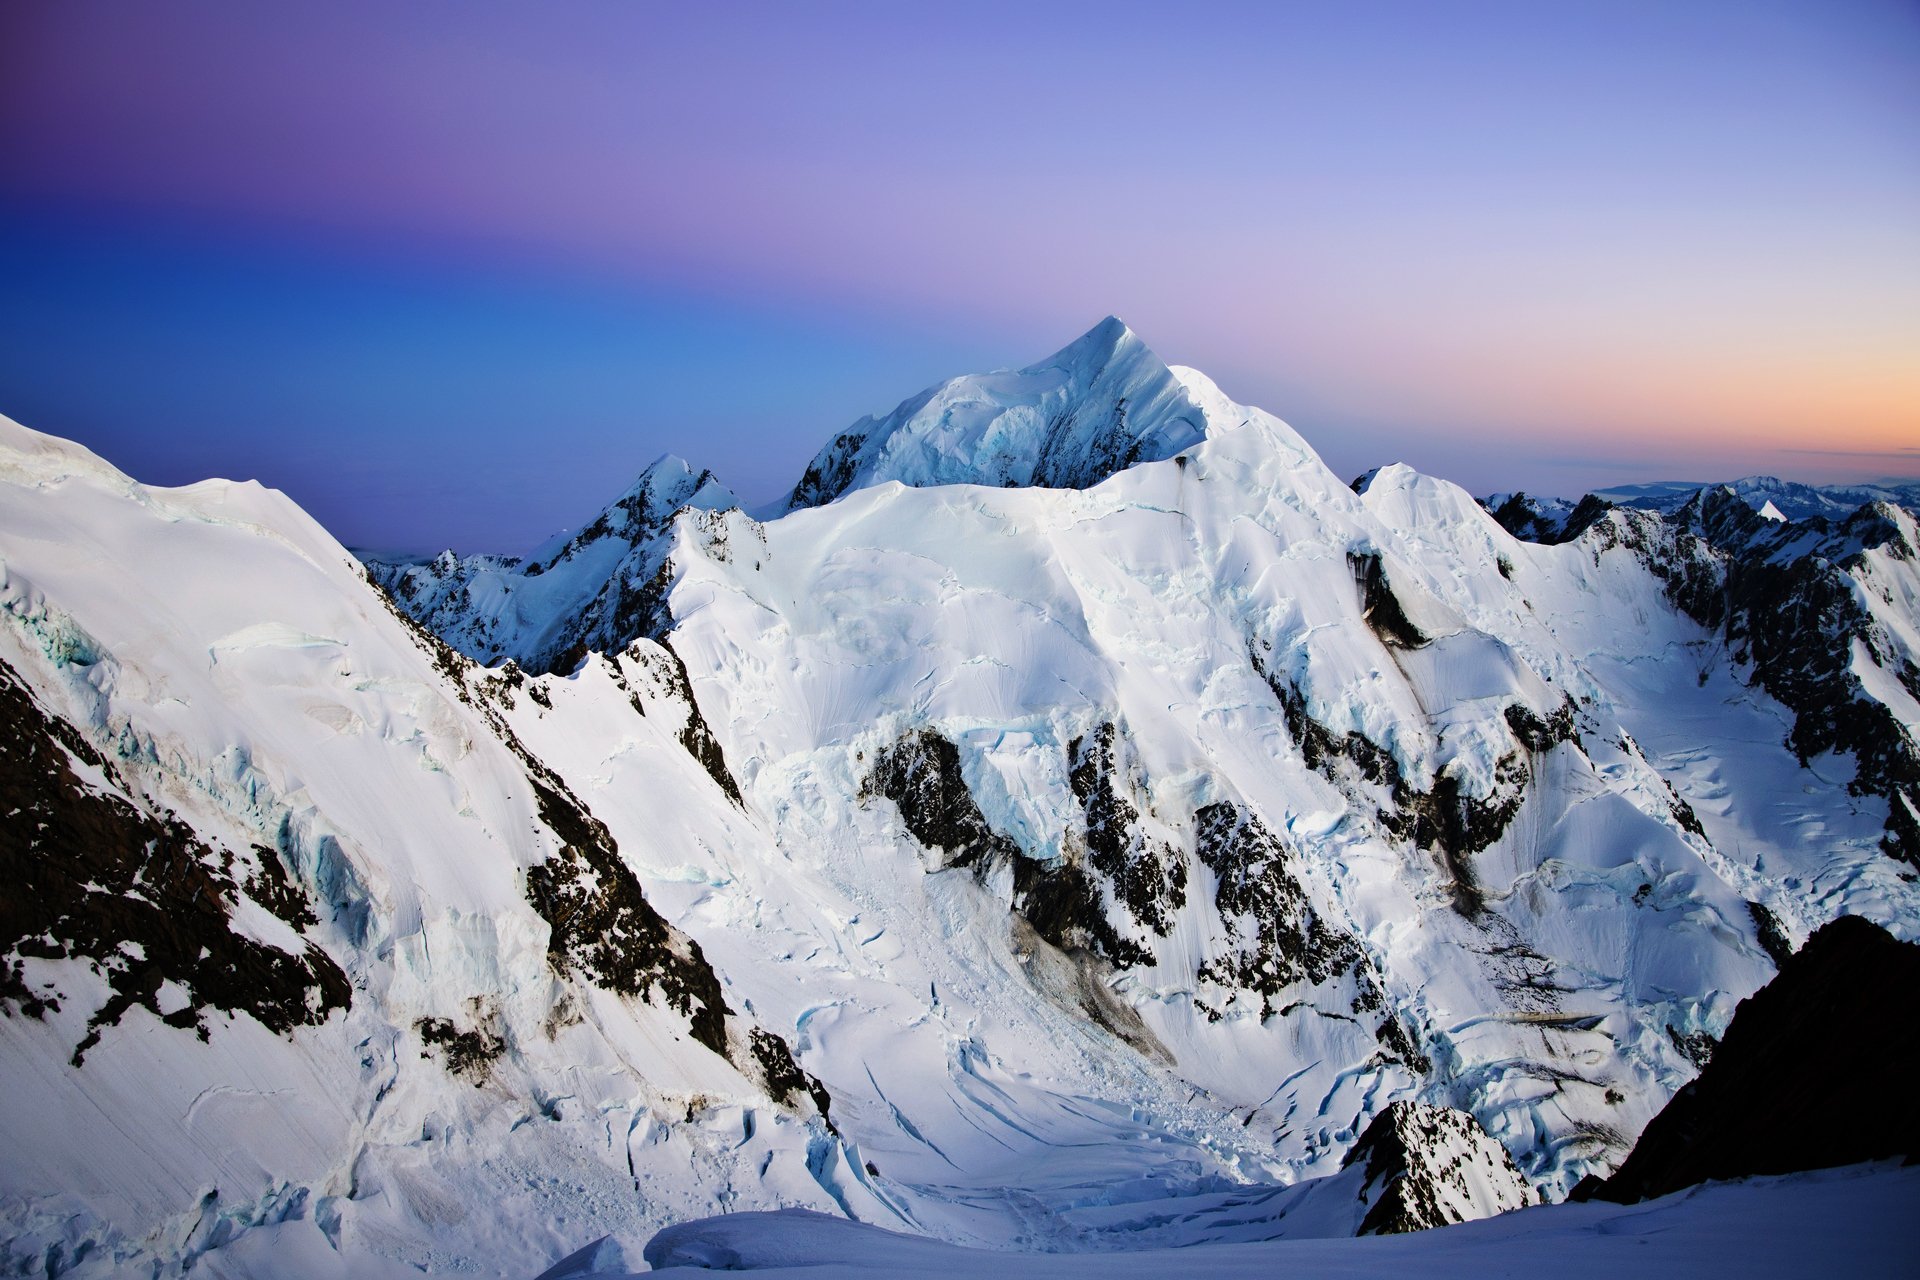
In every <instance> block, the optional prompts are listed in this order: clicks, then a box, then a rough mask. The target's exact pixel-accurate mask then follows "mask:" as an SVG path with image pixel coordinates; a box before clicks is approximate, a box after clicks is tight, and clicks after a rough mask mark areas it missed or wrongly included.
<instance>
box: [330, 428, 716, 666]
mask: <svg viewBox="0 0 1920 1280" xmlns="http://www.w3.org/2000/svg"><path fill="white" fill-rule="evenodd" d="M735 505H737V504H736V503H735V502H734V499H733V495H732V494H731V493H729V492H728V491H727V490H726V489H725V488H724V487H722V486H721V484H720V483H719V481H717V480H715V479H714V478H713V473H712V472H710V471H700V472H695V471H694V470H693V469H692V468H691V467H689V466H688V465H687V464H686V463H685V462H683V461H681V460H680V459H679V458H676V457H673V456H672V455H668V456H666V457H663V458H661V459H660V460H659V461H657V462H655V463H654V464H653V465H652V466H650V467H648V468H647V469H646V471H644V472H643V473H641V476H640V478H639V479H638V480H636V481H635V482H634V484H633V486H632V487H631V488H630V489H628V490H627V492H625V493H624V494H622V495H620V497H619V498H617V499H615V500H614V501H613V502H612V503H610V504H609V505H608V506H607V508H606V509H605V510H604V511H602V512H601V513H600V514H599V515H597V516H595V517H594V518H593V519H592V520H591V521H589V522H588V523H587V524H586V525H585V526H584V527H583V528H581V529H580V531H579V532H577V533H564V534H560V535H557V536H556V537H554V538H552V539H550V540H548V541H547V542H546V543H544V544H542V545H541V546H539V547H537V548H535V549H534V551H533V552H532V554H530V555H529V556H528V557H527V558H526V559H525V560H524V561H521V560H513V559H508V558H502V557H499V556H468V557H465V558H461V557H457V556H455V555H454V554H453V553H452V552H450V551H449V552H443V553H442V554H441V555H440V556H438V557H436V558H434V559H432V560H429V561H426V562H424V563H421V562H412V563H404V562H399V563H384V562H381V561H379V560H376V559H369V560H368V562H367V563H368V568H369V570H370V571H371V572H372V573H373V575H374V578H375V580H376V581H378V582H379V583H380V585H381V586H382V587H384V588H386V590H387V591H388V593H389V594H391V595H392V596H393V598H394V600H395V601H396V602H397V603H398V604H399V605H400V607H401V608H402V609H404V610H406V612H407V613H408V614H409V615H410V616H411V617H413V618H414V619H415V620H416V621H418V622H420V623H421V624H423V625H425V626H426V627H428V628H429V629H430V630H432V631H434V632H435V633H436V634H438V635H440V636H441V637H443V638H444V639H445V640H446V641H447V643H449V644H451V645H453V646H454V647H455V648H456V649H459V650H460V651H461V652H462V653H466V654H468V655H470V656H472V657H473V658H474V659H476V660H477V661H480V662H483V663H492V662H496V661H498V660H500V659H502V658H512V659H513V660H514V661H515V662H516V663H517V664H518V665H519V666H521V667H523V668H525V669H526V670H529V671H534V672H542V673H544V672H548V671H559V672H562V673H564V672H566V671H571V670H572V669H573V668H574V667H575V666H577V665H578V664H579V662H580V660H581V659H582V658H584V657H585V656H586V655H587V654H588V653H589V652H596V653H617V652H619V651H620V650H621V649H623V648H625V647H626V646H627V645H628V644H629V643H630V642H632V641H633V640H636V639H639V638H640V637H643V636H650V635H653V634H655V633H657V632H658V631H659V629H660V626H661V621H662V608H663V603H664V602H663V600H662V595H661V592H662V588H663V584H664V577H663V574H664V571H665V569H666V563H665V561H666V553H665V546H666V537H665V534H666V530H667V527H668V525H669V524H670V522H671V521H672V519H673V517H674V516H676V515H677V514H679V513H680V512H682V511H687V512H692V513H696V515H698V514H701V513H704V514H709V515H710V514H711V513H714V512H720V511H725V510H727V509H729V508H731V507H733V506H735Z"/></svg>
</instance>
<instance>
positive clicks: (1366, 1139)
mask: <svg viewBox="0 0 1920 1280" xmlns="http://www.w3.org/2000/svg"><path fill="white" fill-rule="evenodd" d="M1356 1166H1362V1167H1364V1169H1365V1178H1366V1181H1365V1183H1364V1184H1363V1186H1362V1188H1361V1191H1360V1198H1361V1199H1362V1200H1364V1201H1367V1202H1368V1208H1367V1212H1366V1216H1365V1217H1364V1218H1363V1219H1362V1220H1361V1223H1360V1230H1359V1232H1358V1234H1360V1235H1363V1236H1371V1235H1397V1234H1400V1233H1402V1232H1408V1231H1425V1230H1427V1229H1429V1228H1431V1227H1444V1226H1448V1225H1450V1224H1452V1223H1455V1222H1471V1221H1473V1220H1474V1219H1476V1218H1488V1217H1492V1216H1493V1215H1494V1214H1497V1213H1506V1212H1508V1211H1510V1210H1513V1209H1524V1208H1526V1207H1527V1206H1528V1205H1530V1204H1534V1203H1536V1201H1535V1197H1534V1194H1533V1191H1532V1189H1531V1188H1530V1187H1529V1186H1528V1185H1527V1182H1526V1179H1524V1178H1522V1177H1521V1176H1520V1171H1519V1169H1518V1168H1516V1167H1515V1166H1514V1163H1513V1157H1512V1156H1510V1155H1508V1154H1507V1149H1506V1148H1505V1147H1503V1146H1501V1145H1500V1144H1499V1143H1498V1142H1495V1141H1494V1140H1493V1139H1492V1138H1491V1137H1489V1136H1488V1134H1487V1131H1486V1130H1485V1129H1482V1128H1481V1127H1480V1123H1479V1121H1477V1120H1475V1119H1474V1118H1473V1117H1472V1116H1471V1115H1468V1114H1467V1113H1466V1112H1464V1111H1456V1110H1454V1109H1452V1108H1450V1107H1432V1106H1428V1105H1426V1104H1425V1103H1420V1102H1396V1103H1393V1104H1392V1105H1390V1106H1388V1107H1387V1108H1386V1109H1385V1110H1384V1111H1382V1112H1380V1113H1379V1114H1378V1115H1376V1116H1375V1117H1374V1118H1373V1123H1371V1124H1369V1125H1368V1126H1367V1129H1366V1132H1365V1133H1363V1134H1361V1135H1360V1141H1359V1142H1357V1143H1355V1144H1354V1147H1353V1150H1351V1151H1349V1152H1348V1153H1347V1158H1346V1160H1345V1162H1344V1163H1343V1165H1342V1167H1343V1168H1353V1167H1356Z"/></svg>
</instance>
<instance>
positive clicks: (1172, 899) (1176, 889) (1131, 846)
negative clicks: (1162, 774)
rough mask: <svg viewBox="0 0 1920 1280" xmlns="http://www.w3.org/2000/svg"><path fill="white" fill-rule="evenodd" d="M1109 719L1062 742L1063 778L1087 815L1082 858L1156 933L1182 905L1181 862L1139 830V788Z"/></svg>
mask: <svg viewBox="0 0 1920 1280" xmlns="http://www.w3.org/2000/svg"><path fill="white" fill-rule="evenodd" d="M1126 745H1127V744H1126V742H1125V739H1124V738H1123V737H1122V736H1121V733H1120V730H1119V729H1118V727H1117V726H1115V725H1114V724H1113V723H1111V722H1109V723H1107V724H1103V725H1101V726H1100V727H1099V728H1098V729H1095V730H1094V731H1093V732H1092V733H1091V734H1088V735H1087V736H1086V737H1084V738H1075V739H1074V740H1073V742H1072V743H1071V744H1070V745H1069V746H1068V747H1067V759H1068V761H1069V762H1070V765H1071V767H1070V768H1069V770H1068V772H1067V782H1068V784H1069V785H1070V786H1072V788H1073V795H1074V798H1075V799H1076V800H1078V801H1079V802H1080V809H1081V812H1082V813H1084V814H1085V815H1086V819H1087V861H1088V862H1089V863H1091V864H1092V866H1093V868H1094V870H1096V871H1098V872H1100V874H1101V875H1103V876H1105V877H1106V880H1107V883H1108V884H1109V885H1111V886H1112V888H1113V894H1114V897H1116V898H1118V899H1119V900H1120V901H1121V902H1123V903H1125V904H1126V907H1127V910H1128V911H1129V912H1130V913H1131V914H1132V915H1133V918H1134V919H1135V920H1138V921H1139V922H1140V923H1141V924H1143V925H1145V926H1146V927H1147V928H1149V929H1151V930H1153V931H1154V932H1155V933H1157V934H1159V935H1160V936H1161V937H1165V936H1166V934H1167V931H1168V930H1169V929H1171V928H1172V927H1173V921H1172V918H1171V913H1172V912H1175V911H1178V910H1179V909H1180V908H1181V907H1183V906H1185V905H1186V901H1187V866H1186V863H1185V862H1183V861H1181V859H1180V856H1179V855H1178V854H1177V853H1175V852H1174V850H1173V849H1171V848H1169V847H1168V846H1167V845H1165V844H1161V843H1159V842H1156V841H1153V840H1149V839H1148V838H1147V837H1146V836H1145V835H1144V834H1143V833H1142V832H1141V830H1140V811H1139V809H1138V808H1137V807H1135V805H1134V803H1133V797H1134V796H1135V795H1137V794H1139V792H1140V791H1141V787H1140V781H1139V778H1138V776H1137V770H1136V769H1135V767H1134V764H1133V761H1132V754H1131V752H1130V751H1128V750H1126Z"/></svg>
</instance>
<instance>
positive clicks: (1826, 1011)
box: [1574, 916, 1920, 1204]
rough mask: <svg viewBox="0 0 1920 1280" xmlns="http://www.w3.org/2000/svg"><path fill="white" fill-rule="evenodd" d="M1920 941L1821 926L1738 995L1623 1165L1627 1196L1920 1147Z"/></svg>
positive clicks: (1851, 924) (1864, 925) (1619, 1197)
mask: <svg viewBox="0 0 1920 1280" xmlns="http://www.w3.org/2000/svg"><path fill="white" fill-rule="evenodd" d="M1916 1060H1920V945H1915V944H1912V943H1906V942H1900V941H1898V940H1896V939H1895V938H1894V937H1893V935H1891V934H1889V933H1888V932H1887V931H1886V930H1884V929H1882V928H1880V927H1879V926H1878V925H1875V924H1873V923H1871V922H1870V921H1867V920H1863V919H1861V918H1860V917H1858V916H1842V917H1841V918H1840V919H1838V920H1835V921H1833V922H1832V923H1831V924H1828V925H1825V926H1824V927H1822V928H1821V929H1820V930H1819V931H1817V932H1816V933H1815V934H1814V935H1813V936H1812V937H1811V938H1809V939H1807V943H1806V945H1805V946H1804V947H1802V948H1801V949H1800V950H1799V951H1798V952H1797V953H1796V954H1794V955H1793V956H1792V957H1790V958H1789V959H1788V960H1787V961H1786V962H1785V963H1784V964H1782V965H1781V967H1780V973H1779V976H1778V977H1776V978H1774V980H1773V981H1771V982H1769V983H1768V984H1767V985H1766V986H1764V987H1762V988H1761V989H1760V990H1758V991H1756V992H1755V993H1754V994H1753V995H1751V996H1749V997H1747V998H1746V999H1745V1000H1743V1001H1741V1002H1740V1006H1739V1008H1738V1009H1737V1010H1736V1011H1735V1013H1734V1015H1733V1022H1732V1023H1731V1024H1730V1025H1729V1026H1728V1027H1727V1032H1726V1034H1725V1035H1724V1036H1722V1037H1721V1039H1720V1043H1719V1045H1718V1046H1716V1047H1715V1049H1714V1051H1713V1056H1712V1057H1711V1058H1710V1059H1709V1060H1708V1061H1707V1064H1706V1066H1705V1067H1704V1068H1703V1069H1702V1070H1701V1072H1700V1077H1699V1079H1697V1080H1695V1081H1694V1082H1693V1083H1692V1084H1690V1085H1688V1086H1687V1087H1686V1088H1684V1089H1682V1090H1681V1091H1680V1092H1679V1093H1678V1094H1676V1095H1675V1096H1674V1098H1673V1100H1672V1101H1671V1102H1669V1103H1668V1104H1667V1106H1666V1108H1665V1110H1663V1111H1661V1113H1660V1114H1659V1115H1657V1116H1655V1117H1654V1119H1653V1123H1651V1124H1649V1125H1648V1126H1647V1128H1646V1131H1645V1132H1644V1133H1642V1134H1641V1135H1640V1140H1639V1142H1638V1143H1636V1144H1635V1146H1634V1149H1633V1152H1632V1154H1631V1155H1629V1156H1628V1157H1627V1159H1626V1161H1625V1163H1623V1164H1622V1165H1621V1166H1620V1168H1619V1170H1618V1171H1617V1172H1615V1173H1614V1174H1613V1176H1612V1177H1610V1178H1607V1179H1606V1180H1604V1181H1601V1180H1598V1179H1594V1178H1589V1179H1587V1180H1585V1181H1584V1182H1582V1183H1581V1184H1580V1186H1578V1187H1576V1188H1575V1189H1574V1198H1575V1199H1600V1200H1613V1201H1617V1202H1619V1203H1622V1204H1628V1203H1632V1202H1633V1201H1636V1200H1647V1199H1651V1198H1653V1197H1655V1196H1663V1195H1666V1194H1668V1193H1670V1192H1673V1191H1678V1190H1680V1189H1681V1188H1682V1187H1690V1186H1692V1185H1694V1184H1695V1183H1699V1182H1706V1181H1709V1180H1714V1179H1724V1178H1743V1177H1749V1176H1752V1175H1756V1174H1779V1173H1796V1172H1799V1171H1801V1170H1805V1169H1825V1168H1830V1167H1833V1166H1836V1165H1843V1164H1858V1163H1860V1162H1862V1161H1866V1160H1884V1159H1887V1158H1890V1157H1896V1156H1897V1157H1904V1158H1907V1159H1909V1160H1910V1159H1912V1158H1914V1157H1915V1156H1916V1155H1920V1098H1917V1097H1916V1095H1915V1093H1914V1090H1913V1064H1914V1062H1915V1061H1916Z"/></svg>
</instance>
